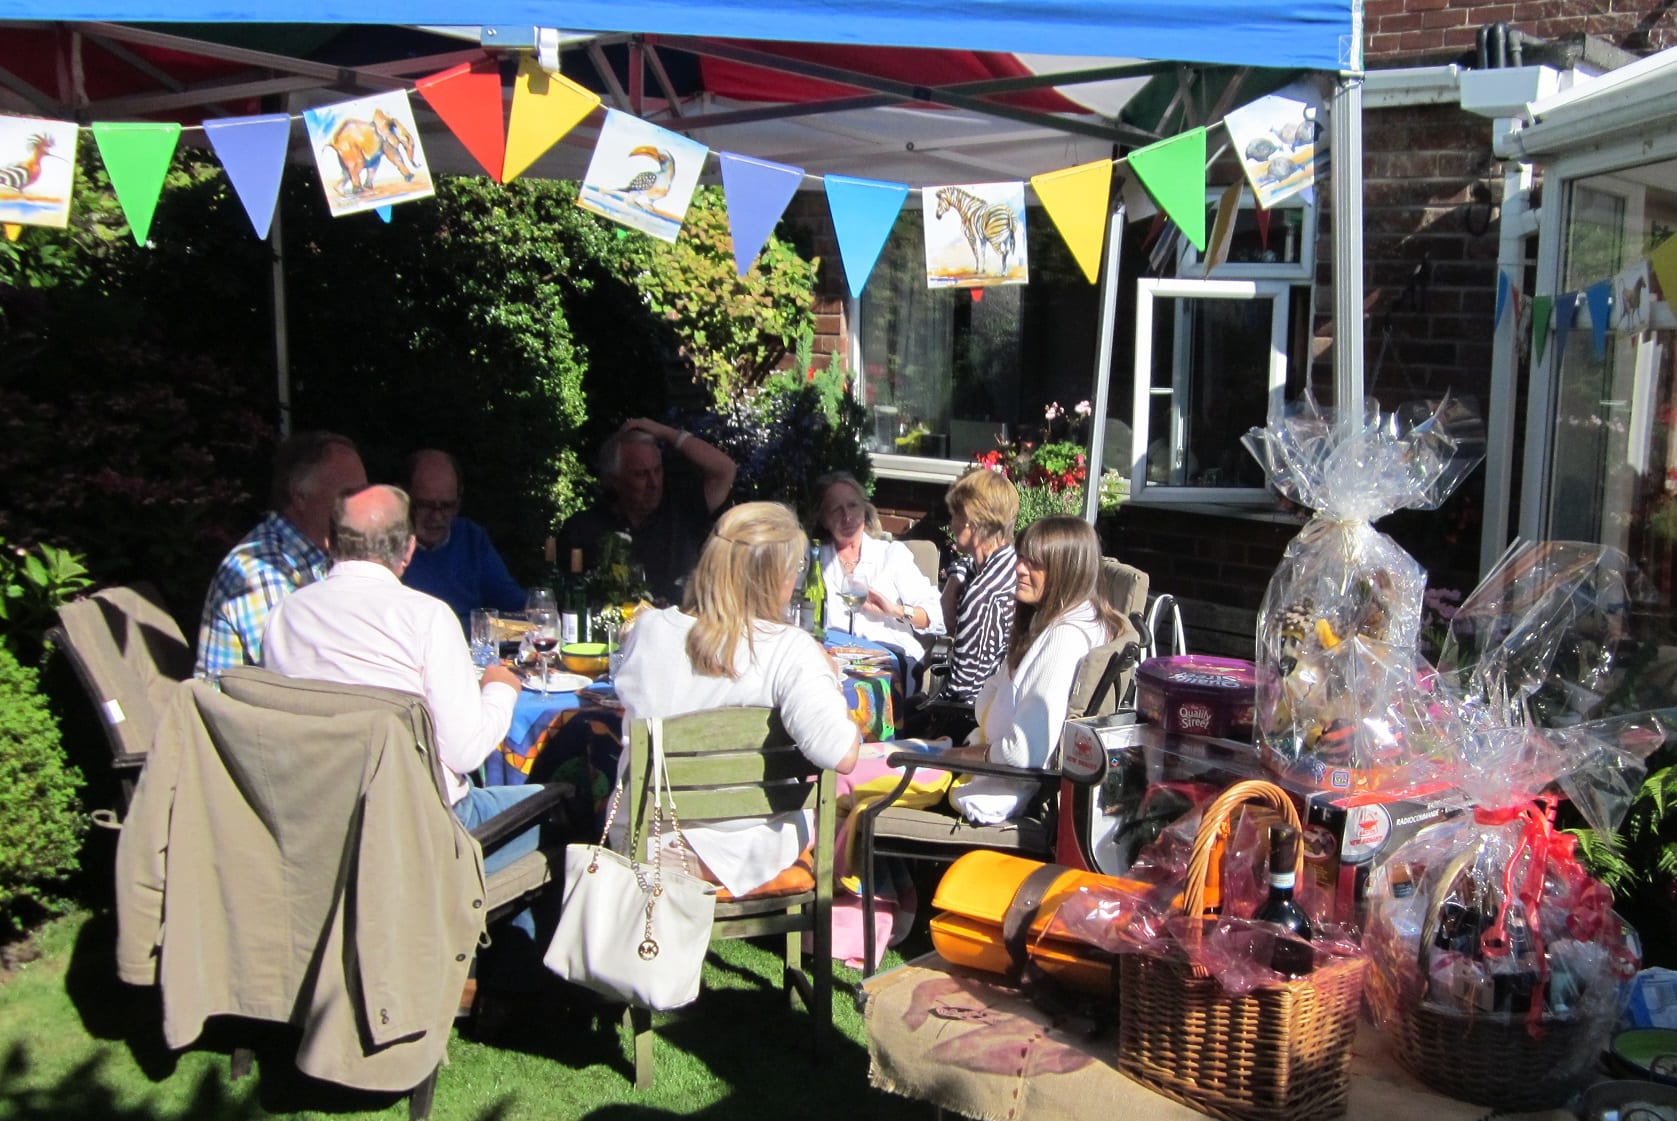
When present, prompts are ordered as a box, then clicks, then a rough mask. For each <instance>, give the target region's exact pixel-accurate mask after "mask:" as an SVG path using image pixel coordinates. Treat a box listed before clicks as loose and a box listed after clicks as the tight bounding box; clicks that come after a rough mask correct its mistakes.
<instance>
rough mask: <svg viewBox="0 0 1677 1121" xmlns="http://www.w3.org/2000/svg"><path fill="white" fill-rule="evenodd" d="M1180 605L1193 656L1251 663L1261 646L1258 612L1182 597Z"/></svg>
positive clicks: (1189, 649)
mask: <svg viewBox="0 0 1677 1121" xmlns="http://www.w3.org/2000/svg"><path fill="white" fill-rule="evenodd" d="M1176 602H1177V604H1178V605H1179V606H1180V607H1181V609H1182V625H1183V626H1184V627H1186V628H1187V631H1188V651H1189V652H1190V653H1193V654H1215V655H1217V656H1218V657H1223V658H1245V659H1247V660H1248V661H1250V660H1251V658H1252V656H1253V654H1254V653H1255V652H1256V651H1257V645H1258V613H1257V611H1255V610H1253V609H1252V608H1249V607H1227V606H1225V605H1223V604H1220V603H1211V602H1209V601H1207V600H1203V599H1185V598H1182V597H1178V598H1177V600H1176Z"/></svg>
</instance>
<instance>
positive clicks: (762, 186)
mask: <svg viewBox="0 0 1677 1121" xmlns="http://www.w3.org/2000/svg"><path fill="white" fill-rule="evenodd" d="M721 159H722V197H723V198H724V199H726V200H727V203H728V229H729V231H730V232H731V233H732V234H733V235H734V268H736V269H738V270H739V274H740V275H741V276H744V275H745V274H746V273H747V272H749V271H751V262H753V261H755V260H756V259H757V252H758V250H760V249H762V248H763V243H764V242H766V241H768V240H769V235H770V234H771V233H773V232H774V227H775V223H777V222H779V221H780V216H781V215H782V214H784V213H785V212H786V204H787V203H789V202H791V201H792V196H793V195H795V194H797V193H798V185H799V184H801V183H802V182H803V181H804V169H803V168H801V167H788V166H787V165H786V164H783V163H770V162H769V161H768V160H759V159H756V158H755V157H752V156H742V155H739V154H737V153H735V152H723V153H721Z"/></svg>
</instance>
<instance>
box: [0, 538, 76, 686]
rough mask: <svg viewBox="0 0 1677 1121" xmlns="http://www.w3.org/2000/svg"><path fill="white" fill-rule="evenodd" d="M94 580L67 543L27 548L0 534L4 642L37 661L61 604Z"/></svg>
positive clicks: (20, 655)
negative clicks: (62, 547)
mask: <svg viewBox="0 0 1677 1121" xmlns="http://www.w3.org/2000/svg"><path fill="white" fill-rule="evenodd" d="M91 583H92V581H91V580H90V579H88V575H87V566H86V565H84V564H82V562H81V558H80V557H78V556H76V555H75V554H74V553H71V552H70V551H69V550H67V549H55V548H53V547H52V546H51V545H38V546H36V547H35V548H34V549H33V550H30V549H23V548H19V547H17V546H15V545H8V544H7V543H6V540H5V538H0V645H4V646H6V647H7V648H8V649H10V650H11V651H12V654H13V656H14V657H18V658H22V659H25V660H27V661H29V662H33V661H35V660H36V658H37V656H38V655H39V654H40V650H41V636H42V635H43V634H44V633H45V632H46V629H47V628H48V627H50V626H52V624H53V622H54V621H55V616H54V612H56V611H57V610H58V605H59V604H61V603H63V602H64V601H65V600H68V599H70V598H72V597H74V596H75V595H76V594H77V593H78V592H81V591H82V590H84V589H85V588H87V586H88V585H89V584H91Z"/></svg>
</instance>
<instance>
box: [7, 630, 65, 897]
mask: <svg viewBox="0 0 1677 1121" xmlns="http://www.w3.org/2000/svg"><path fill="white" fill-rule="evenodd" d="M80 786H81V775H80V774H79V773H78V772H77V771H76V769H75V768H74V767H71V766H70V765H69V764H67V763H66V762H65V761H64V754H63V752H62V751H61V750H60V748H59V735H58V721H57V720H56V719H55V718H54V717H53V715H52V712H51V710H50V709H49V708H48V707H47V702H46V698H45V697H43V696H41V694H40V692H39V690H38V688H37V678H36V674H35V671H34V670H32V669H29V668H27V667H26V666H23V665H20V664H19V663H18V660H17V659H16V658H15V657H13V656H12V654H11V652H10V651H8V650H6V649H5V648H4V647H0V925H4V926H6V927H15V926H16V925H17V922H18V919H19V917H20V908H21V906H22V905H23V904H26V903H27V904H34V905H37V906H45V907H48V908H51V907H54V906H55V905H56V904H57V902H58V901H57V899H56V898H55V897H54V896H53V895H52V894H51V892H52V889H53V888H54V887H55V886H57V885H59V884H61V883H62V882H63V881H64V880H65V878H66V877H68V876H69V875H70V874H71V873H72V872H74V871H75V870H76V869H77V867H78V862H77V852H78V851H79V849H80V846H81V835H82V831H83V829H84V828H85V824H84V821H83V819H82V815H81V811H80V806H79V803H78V801H77V798H76V791H77V789H78V788H79V787H80Z"/></svg>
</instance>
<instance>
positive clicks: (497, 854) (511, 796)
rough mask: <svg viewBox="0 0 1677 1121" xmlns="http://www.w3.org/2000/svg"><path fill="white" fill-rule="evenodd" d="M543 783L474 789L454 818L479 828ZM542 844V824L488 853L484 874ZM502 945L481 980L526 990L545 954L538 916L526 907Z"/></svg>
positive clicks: (510, 920) (504, 934)
mask: <svg viewBox="0 0 1677 1121" xmlns="http://www.w3.org/2000/svg"><path fill="white" fill-rule="evenodd" d="M541 790H542V787H541V786H540V785H539V784H532V785H530V786H472V787H468V788H467V790H466V796H465V797H464V798H462V799H460V800H459V801H458V802H456V803H454V816H455V817H456V818H458V819H459V820H460V824H462V825H464V826H465V827H466V828H467V829H476V828H477V827H478V826H479V825H482V824H483V823H484V822H486V821H488V820H489V819H490V818H492V817H495V816H496V815H497V814H500V813H503V812H505V811H506V810H509V809H511V808H512V807H513V806H515V805H517V804H518V803H519V802H522V801H524V799H526V798H529V797H531V796H533V795H536V794H539V793H541ZM540 841H541V825H540V824H536V825H532V826H530V828H528V829H526V830H525V831H524V832H522V833H519V834H518V835H517V836H514V837H510V838H508V839H507V840H506V841H504V842H502V844H501V846H500V847H499V848H497V849H496V850H495V851H494V852H491V853H485V854H484V857H483V873H484V875H486V876H487V875H490V874H492V873H494V872H497V871H499V870H500V869H502V868H505V867H506V866H507V865H509V864H511V863H512V862H513V861H515V860H517V859H518V858H519V857H521V856H524V855H526V854H528V853H532V852H535V851H536V846H537V845H538V844H539V843H540ZM501 934H502V937H501V939H500V944H498V945H497V946H496V947H495V949H496V950H497V951H498V952H497V953H496V954H495V958H496V961H495V963H494V965H492V966H489V967H487V973H480V974H479V976H480V979H482V980H485V981H488V982H490V983H492V984H498V985H499V986H500V987H502V988H508V989H525V988H528V987H529V986H530V985H531V984H532V983H533V978H536V977H539V976H540V973H541V969H540V967H541V953H540V951H539V950H538V949H537V942H536V915H535V912H534V911H532V910H531V909H530V908H528V907H525V908H524V909H523V910H521V911H519V912H518V913H517V914H515V915H513V916H511V917H510V918H508V919H507V920H506V923H505V925H504V926H503V927H502V928H501Z"/></svg>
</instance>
